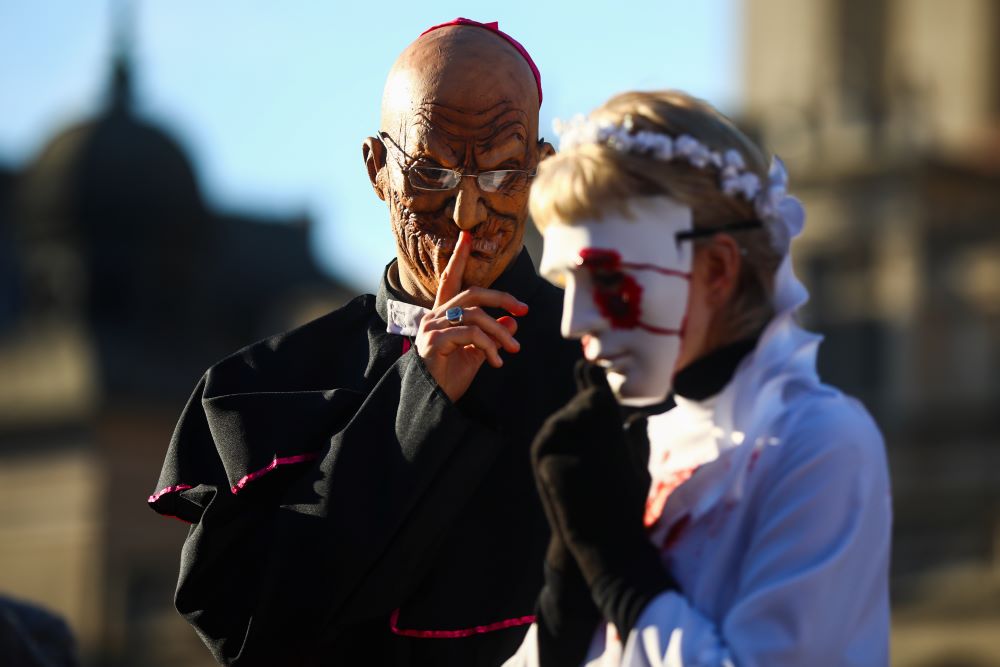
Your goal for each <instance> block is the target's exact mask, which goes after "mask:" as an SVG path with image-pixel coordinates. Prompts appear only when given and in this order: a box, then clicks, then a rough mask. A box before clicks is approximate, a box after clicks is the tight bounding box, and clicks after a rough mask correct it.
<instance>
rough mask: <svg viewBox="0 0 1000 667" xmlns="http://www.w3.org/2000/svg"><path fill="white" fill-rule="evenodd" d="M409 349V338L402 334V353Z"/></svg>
mask: <svg viewBox="0 0 1000 667" xmlns="http://www.w3.org/2000/svg"><path fill="white" fill-rule="evenodd" d="M409 351H410V339H409V338H407V337H406V336H403V354H406V353H407V352H409Z"/></svg>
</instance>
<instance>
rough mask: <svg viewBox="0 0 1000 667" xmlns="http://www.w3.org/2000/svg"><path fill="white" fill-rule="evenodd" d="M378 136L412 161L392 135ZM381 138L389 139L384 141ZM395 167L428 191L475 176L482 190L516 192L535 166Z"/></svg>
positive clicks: (532, 172)
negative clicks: (468, 170)
mask: <svg viewBox="0 0 1000 667" xmlns="http://www.w3.org/2000/svg"><path fill="white" fill-rule="evenodd" d="M377 136H378V138H379V140H380V141H382V145H383V146H385V147H386V148H388V147H389V145H390V144H391V145H392V148H394V149H395V150H396V151H398V152H399V153H400V154H401V155H402V156H403V157H405V158H406V159H408V160H410V161H411V162H412V161H413V158H411V157H410V156H409V155H407V154H406V152H405V151H404V150H403V149H402V148H400V147H399V144H397V143H396V142H395V141H393V139H392V137H390V136H389V135H388V134H387V133H385V132H381V131H379V132H378V135H377ZM385 139H388V140H389V143H388V144H387V143H385V141H384V140H385ZM399 169H400V171H402V172H403V173H404V174H405V175H406V179H407V180H408V181H409V182H410V185H412V186H413V187H415V188H416V189H418V190H429V191H432V192H445V191H447V190H454V189H455V188H457V187H458V186H459V184H460V183H461V182H462V179H463V178H475V179H476V184H477V185H479V189H480V190H482V191H483V192H516V191H518V190H520V189H522V188H524V186H525V185H527V183H528V181H529V180H530V179H532V178H534V177H535V172H536V170H534V169H532V170H531V171H526V170H524V169H494V170H491V171H481V172H479V173H478V174H463V173H462V172H460V171H455V170H454V169H445V168H443V167H422V166H420V165H411V166H409V167H405V166H403V164H402V163H399Z"/></svg>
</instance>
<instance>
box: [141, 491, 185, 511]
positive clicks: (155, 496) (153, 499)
mask: <svg viewBox="0 0 1000 667" xmlns="http://www.w3.org/2000/svg"><path fill="white" fill-rule="evenodd" d="M190 488H191V485H190V484H178V485H176V486H168V487H167V488H165V489H160V490H159V491H157V492H156V493H154V494H153V495H151V496H150V497H149V499H148V500H146V502H147V503H155V502H156V501H157V500H159V499H160V496H165V495H166V494H168V493H177V492H178V491H186V490H188V489H190ZM167 516H169V515H167Z"/></svg>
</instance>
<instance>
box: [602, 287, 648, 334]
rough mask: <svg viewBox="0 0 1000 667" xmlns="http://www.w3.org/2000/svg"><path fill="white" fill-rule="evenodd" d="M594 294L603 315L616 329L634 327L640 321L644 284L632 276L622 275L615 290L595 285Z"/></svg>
mask: <svg viewBox="0 0 1000 667" xmlns="http://www.w3.org/2000/svg"><path fill="white" fill-rule="evenodd" d="M593 296H594V303H596V304H597V307H598V309H599V310H600V311H601V315H603V316H604V317H606V318H607V319H608V321H609V322H611V326H613V327H615V328H616V329H634V328H635V327H636V325H637V324H638V323H639V303H640V301H641V300H642V286H641V285H639V283H637V282H636V281H635V279H634V278H632V276H622V277H621V278H620V280H619V282H618V286H617V287H616V288H615V289H613V290H611V289H606V288H602V287H599V286H596V285H595V287H594V288H593Z"/></svg>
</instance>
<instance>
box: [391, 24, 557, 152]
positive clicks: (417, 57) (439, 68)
mask: <svg viewBox="0 0 1000 667" xmlns="http://www.w3.org/2000/svg"><path fill="white" fill-rule="evenodd" d="M427 104H435V105H442V106H444V107H449V108H451V109H454V110H456V111H462V112H466V113H472V114H478V113H482V112H484V111H488V110H489V109H491V108H495V107H496V106H497V105H500V104H505V105H508V106H510V107H514V108H516V109H518V110H519V111H521V112H523V113H524V114H525V116H526V117H527V118H528V120H529V124H530V125H531V128H530V129H531V130H533V134H537V130H538V106H539V102H538V87H537V84H536V82H535V76H534V73H533V72H532V71H531V67H529V66H528V63H527V62H526V61H525V59H524V56H522V55H521V54H520V53H518V51H517V49H516V48H514V46H513V45H512V44H510V43H509V42H508V41H507V40H505V39H504V38H502V37H500V36H499V35H497V34H496V33H494V32H492V31H490V30H486V29H483V28H478V27H473V26H460V25H458V26H448V27H445V28H440V29H437V30H435V31H433V32H430V33H428V34H426V35H423V36H421V37H420V38H418V39H417V40H416V41H414V42H413V43H411V44H410V45H409V46H408V47H406V49H405V50H404V51H403V53H402V54H400V56H399V58H397V59H396V62H395V64H393V66H392V70H391V71H390V72H389V77H388V78H387V80H386V84H385V89H384V91H383V94H382V128H383V129H386V130H389V129H390V128H393V129H396V128H399V127H400V126H401V124H405V122H406V119H407V118H408V117H410V116H412V115H413V114H414V113H415V112H418V111H419V109H420V108H421V107H422V106H426V105H427ZM532 138H534V137H532Z"/></svg>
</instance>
